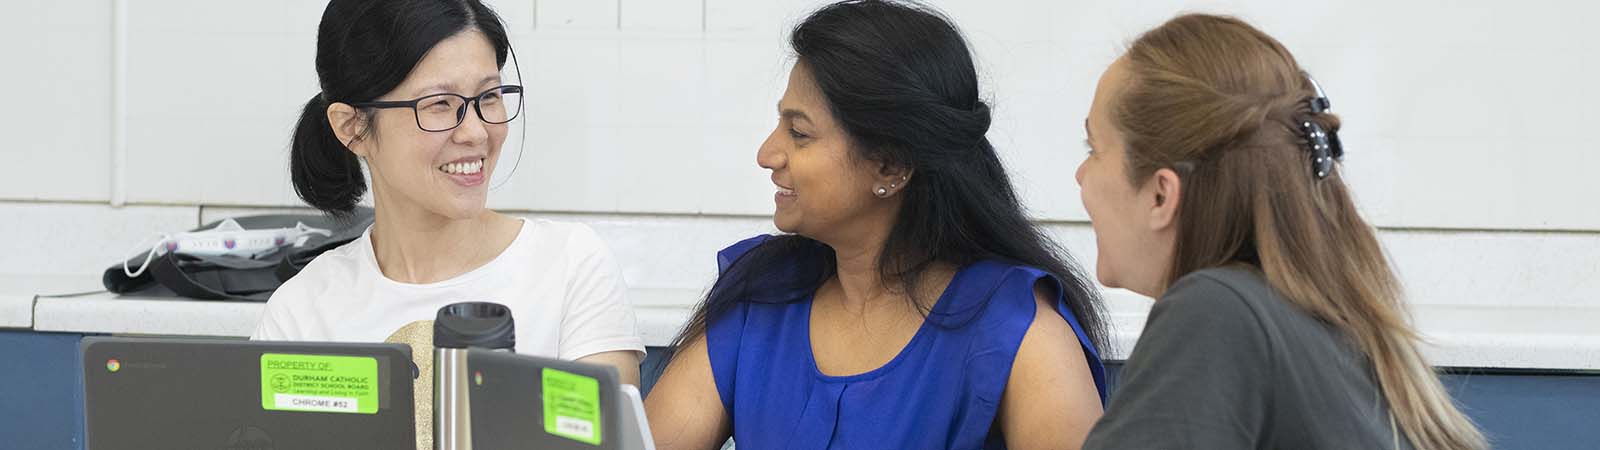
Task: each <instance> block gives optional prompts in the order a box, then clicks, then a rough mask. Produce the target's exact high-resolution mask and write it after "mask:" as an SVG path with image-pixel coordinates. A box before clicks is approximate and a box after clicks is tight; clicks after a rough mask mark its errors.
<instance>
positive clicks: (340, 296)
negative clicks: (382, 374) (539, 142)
mask: <svg viewBox="0 0 1600 450" xmlns="http://www.w3.org/2000/svg"><path fill="white" fill-rule="evenodd" d="M626 290H627V289H626V287H625V286H624V284H623V279H622V269H621V267H619V266H618V265H617V263H616V261H615V259H614V258H613V257H612V256H611V250H610V249H609V248H607V247H606V245H605V243H603V242H601V241H600V238H599V236H596V235H595V233H594V230H591V229H589V227H588V226H585V225H582V224H574V223H563V222H553V221H549V220H527V219H524V220H523V225H522V231H520V232H519V233H518V234H517V237H516V240H514V241H512V243H511V246H510V247H507V248H506V249H505V251H504V252H502V253H501V254H500V256H497V257H495V259H494V260H492V261H489V263H488V264H484V265H483V266H482V267H479V268H477V269H474V270H472V271H470V272H467V273H464V274H461V275H460V276H457V277H455V278H451V279H449V280H445V281H440V282H437V283H430V284H407V283H401V282H397V281H394V280H391V279H389V278H388V277H385V276H384V275H383V272H381V271H379V270H378V260H377V256H376V255H375V254H374V252H373V250H372V229H371V228H368V229H367V232H366V233H363V234H362V235H361V237H360V238H357V239H356V240H354V241H351V242H350V243H349V244H345V245H343V246H340V247H339V248H335V249H333V250H329V251H328V252H326V253H323V254H322V255H321V256H318V257H317V258H316V259H315V260H313V261H311V263H310V264H308V265H306V267H305V269H304V270H302V271H300V273H299V274H298V275H295V277H294V278H291V279H289V281H288V282H285V283H284V284H283V286H281V287H279V288H278V290H277V291H276V292H274V293H273V294H272V298H271V300H269V301H267V310H266V313H265V314H264V315H263V316H262V318H261V323H259V324H257V325H256V331H255V333H253V334H252V335H251V336H250V338H251V339H257V340H284V341H330V342H383V341H384V340H385V339H388V338H389V336H390V335H391V334H394V332H395V331H397V330H399V329H400V327H403V326H405V325H406V324H409V323H412V322H415V321H419V320H433V318H434V316H435V314H437V313H438V311H439V308H440V307H442V306H445V305H449V304H451V303H456V302H464V301H488V302H495V303H500V304H503V305H506V306H507V307H510V308H511V314H512V316H511V317H512V319H513V320H514V321H515V325H516V339H517V343H516V345H517V347H516V351H517V353H522V354H528V355H535V356H543V357H552V358H560V359H567V360H572V359H578V358H582V357H585V356H589V355H593V354H596V353H602V352H609V351H626V350H632V351H636V352H640V353H641V355H642V354H643V352H644V342H643V340H641V339H640V338H639V334H638V332H637V331H636V330H635V326H636V324H635V323H634V315H633V306H632V305H630V304H629V303H628V301H627V298H626V296H625V294H626Z"/></svg>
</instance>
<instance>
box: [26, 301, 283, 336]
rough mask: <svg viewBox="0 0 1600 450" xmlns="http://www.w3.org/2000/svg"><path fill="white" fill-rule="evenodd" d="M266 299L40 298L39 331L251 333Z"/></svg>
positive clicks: (36, 311) (35, 325) (36, 315)
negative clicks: (262, 300) (222, 300)
mask: <svg viewBox="0 0 1600 450" xmlns="http://www.w3.org/2000/svg"><path fill="white" fill-rule="evenodd" d="M265 310H266V303H255V302H215V301H199V300H156V299H138V298H124V297H115V296H112V295H110V294H103V295H97V296H89V297H73V298H41V299H39V302H38V304H37V305H36V306H35V307H34V318H33V320H34V323H33V329H34V330H38V331H53V332H75V333H111V334H139V335H175V336H219V337H250V333H252V332H254V331H255V328H256V322H259V321H260V320H261V314H262V312H263V311H265Z"/></svg>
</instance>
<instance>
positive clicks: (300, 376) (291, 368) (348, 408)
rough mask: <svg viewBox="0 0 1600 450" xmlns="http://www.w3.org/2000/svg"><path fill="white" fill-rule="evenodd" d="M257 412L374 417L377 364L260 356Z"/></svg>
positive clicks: (362, 358)
mask: <svg viewBox="0 0 1600 450" xmlns="http://www.w3.org/2000/svg"><path fill="white" fill-rule="evenodd" d="M261 409H265V410H271V411H313V412H331V413H356V414H377V413H378V360H377V359H374V358H372V357H367V356H329V355H290V354H281V353H266V354H262V355H261Z"/></svg>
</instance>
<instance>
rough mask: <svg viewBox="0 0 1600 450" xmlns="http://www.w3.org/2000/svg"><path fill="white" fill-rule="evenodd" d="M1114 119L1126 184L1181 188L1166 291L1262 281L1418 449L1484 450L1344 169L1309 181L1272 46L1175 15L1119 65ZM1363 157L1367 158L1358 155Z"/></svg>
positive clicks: (1299, 106) (1293, 87)
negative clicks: (1339, 344) (1416, 324)
mask: <svg viewBox="0 0 1600 450" xmlns="http://www.w3.org/2000/svg"><path fill="white" fill-rule="evenodd" d="M1124 58H1125V60H1126V64H1127V65H1128V67H1129V68H1130V71H1131V73H1132V79H1131V80H1130V82H1129V83H1128V84H1127V85H1126V88H1125V89H1124V90H1123V91H1122V93H1121V95H1120V97H1118V100H1117V102H1116V103H1115V105H1114V106H1113V109H1112V111H1113V112H1112V114H1113V117H1114V118H1113V121H1114V122H1115V123H1116V125H1117V127H1118V128H1119V129H1120V131H1122V133H1123V134H1124V135H1125V136H1126V141H1127V155H1128V156H1127V158H1128V160H1127V162H1128V165H1127V166H1128V172H1129V173H1128V175H1129V177H1130V180H1133V181H1139V180H1144V179H1146V178H1147V177H1149V176H1150V175H1151V174H1153V173H1154V172H1155V171H1156V170H1158V169H1162V168H1168V169H1172V170H1174V171H1175V172H1177V173H1178V174H1179V178H1180V179H1181V180H1182V183H1183V194H1184V195H1182V196H1180V200H1179V204H1178V211H1177V223H1178V225H1177V244H1176V250H1175V254H1174V257H1173V261H1172V266H1171V267H1170V268H1169V269H1168V270H1169V271H1168V274H1167V277H1166V280H1165V281H1166V284H1167V285H1171V284H1172V283H1173V282H1175V281H1176V280H1177V279H1178V278H1179V277H1182V276H1183V275H1185V274H1188V273H1190V272H1194V271H1196V270H1200V269H1205V268H1211V267H1219V266H1227V265H1241V264H1242V265H1248V266H1251V267H1254V268H1257V269H1259V270H1260V271H1261V272H1262V273H1263V274H1264V275H1265V277H1266V279H1267V281H1268V283H1269V284H1271V285H1272V287H1273V288H1274V289H1276V290H1277V291H1278V292H1279V293H1280V294H1281V295H1283V296H1284V297H1285V298H1287V299H1288V300H1289V301H1290V302H1292V303H1293V304H1294V305H1295V306H1297V307H1299V308H1301V309H1302V310H1304V311H1306V312H1308V313H1310V314H1311V315H1313V316H1315V317H1317V318H1318V319H1321V320H1323V321H1325V322H1327V323H1330V324H1332V325H1334V326H1336V327H1338V328H1339V329H1340V330H1343V331H1344V333H1346V334H1347V335H1348V336H1349V337H1350V338H1351V339H1352V341H1353V342H1354V343H1355V345H1356V346H1357V347H1358V348H1359V349H1360V350H1361V351H1362V352H1363V353H1364V354H1365V355H1366V356H1367V357H1368V358H1369V359H1370V360H1371V361H1372V365H1373V368H1374V369H1375V372H1376V375H1377V380H1378V384H1379V386H1380V388H1381V389H1382V391H1383V395H1384V397H1385V398H1386V399H1387V401H1388V405H1389V408H1390V410H1391V411H1393V413H1394V419H1395V421H1396V422H1397V423H1398V426H1399V428H1400V429H1401V430H1402V431H1403V432H1404V434H1405V436H1406V437H1408V438H1410V441H1411V442H1412V444H1413V445H1415V446H1416V447H1417V448H1419V449H1478V448H1484V447H1485V446H1486V444H1485V442H1484V438H1483V435H1482V434H1481V433H1479V431H1478V429H1477V427H1476V426H1474V425H1473V424H1472V422H1471V420H1469V419H1468V418H1467V417H1466V416H1465V415H1463V414H1462V413H1461V411H1460V410H1458V409H1457V408H1456V406H1455V405H1454V404H1453V403H1452V402H1451V399H1450V396H1449V394H1447V393H1446V392H1445V390H1444V388H1443V387H1442V386H1441V385H1440V383H1439V379H1438V378H1437V377H1436V375H1435V374H1434V373H1433V371H1432V368H1431V367H1430V366H1429V365H1428V364H1427V362H1426V361H1425V360H1424V359H1423V357H1422V355H1421V354H1420V352H1419V351H1418V349H1417V342H1418V340H1419V339H1418V335H1417V333H1416V331H1415V330H1414V329H1413V328H1412V327H1411V325H1410V324H1409V323H1408V321H1407V316H1406V314H1405V312H1404V310H1403V305H1402V304H1401V292H1400V291H1401V289H1400V283H1399V281H1398V280H1397V279H1396V277H1395V275H1394V272H1393V270H1392V269H1391V268H1390V267H1389V262H1388V259H1387V258H1386V256H1385V255H1384V253H1383V249H1382V248H1381V247H1380V246H1379V245H1378V240H1377V238H1376V236H1375V234H1374V232H1373V229H1372V227H1370V226H1368V225H1367V223H1366V222H1365V221H1364V220H1362V218H1361V216H1360V215H1359V214H1358V213H1357V212H1356V207H1355V205H1354V203H1353V202H1352V201H1351V198H1350V193H1349V191H1348V189H1347V188H1346V186H1345V183H1344V180H1343V179H1342V178H1341V176H1340V173H1339V171H1338V170H1337V169H1336V170H1334V171H1333V173H1330V174H1328V176H1327V178H1324V179H1318V178H1316V177H1315V176H1313V174H1312V165H1311V156H1310V154H1309V153H1310V152H1309V148H1308V143H1307V139H1306V136H1305V135H1304V134H1303V133H1302V131H1301V125H1300V124H1301V123H1303V122H1305V121H1312V122H1316V123H1317V124H1319V125H1321V126H1322V128H1324V129H1326V130H1334V131H1336V130H1338V128H1339V119H1338V117H1336V116H1334V115H1332V114H1329V113H1320V114H1315V113H1313V112H1312V111H1311V106H1310V105H1311V104H1310V99H1311V98H1312V97H1314V92H1315V90H1314V88H1313V87H1312V85H1311V81H1310V80H1308V79H1307V78H1306V76H1305V75H1304V74H1303V72H1301V69H1300V66H1299V64H1298V63H1296V62H1295V59H1294V56H1293V55H1291V54H1289V51H1288V50H1287V49H1285V48H1284V47H1283V45H1282V44H1280V43H1278V41H1277V40H1274V39H1273V38H1272V37H1271V36H1268V35H1266V34H1265V33H1262V32H1261V31H1260V30H1257V29H1255V28H1254V27H1251V26H1250V25H1249V24H1246V23H1244V22H1243V21H1240V20H1237V19H1234V18H1230V17H1221V16H1212V15H1201V14H1191V15H1183V16H1179V17H1177V18H1175V19H1172V20H1171V21H1168V22H1167V23H1166V24H1163V25H1161V26H1160V27H1158V28H1156V29H1154V30H1151V31H1149V32H1147V33H1145V34H1144V35H1142V36H1140V37H1139V39H1138V40H1136V41H1135V42H1134V43H1133V45H1132V46H1131V47H1130V48H1129V50H1128V52H1127V55H1126V56H1125V57H1124ZM1358 154H1359V153H1358Z"/></svg>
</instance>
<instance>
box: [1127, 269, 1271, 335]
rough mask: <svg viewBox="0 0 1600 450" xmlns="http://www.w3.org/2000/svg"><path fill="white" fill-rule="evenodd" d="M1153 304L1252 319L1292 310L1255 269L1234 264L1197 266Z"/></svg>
mask: <svg viewBox="0 0 1600 450" xmlns="http://www.w3.org/2000/svg"><path fill="white" fill-rule="evenodd" d="M1156 306H1157V307H1160V309H1164V310H1165V309H1178V310H1184V312H1185V313H1192V314H1206V315H1226V316H1239V318H1246V319H1249V320H1252V321H1256V322H1261V321H1266V320H1271V317H1272V316H1278V315H1281V314H1284V313H1292V312H1294V311H1287V310H1285V309H1286V308H1288V309H1292V307H1293V305H1291V304H1289V302H1287V301H1285V300H1284V299H1283V297H1282V296H1281V295H1279V294H1278V292H1277V291H1276V290H1275V289H1273V288H1272V286H1271V284H1269V283H1268V282H1267V278H1266V276H1265V275H1263V274H1262V273H1261V272H1260V271H1259V270H1256V269H1253V268H1249V267H1235V266H1225V267H1213V268H1208V269H1201V270H1197V271H1194V272H1190V273H1189V274H1187V275H1184V276H1182V277H1179V278H1178V281H1175V282H1173V283H1172V286H1171V287H1169V288H1168V289H1167V292H1166V293H1164V294H1162V296H1161V300H1160V301H1158V302H1156ZM1153 312H1155V311H1154V310H1152V313H1153Z"/></svg>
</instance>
